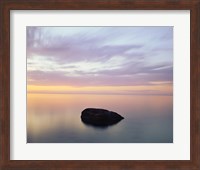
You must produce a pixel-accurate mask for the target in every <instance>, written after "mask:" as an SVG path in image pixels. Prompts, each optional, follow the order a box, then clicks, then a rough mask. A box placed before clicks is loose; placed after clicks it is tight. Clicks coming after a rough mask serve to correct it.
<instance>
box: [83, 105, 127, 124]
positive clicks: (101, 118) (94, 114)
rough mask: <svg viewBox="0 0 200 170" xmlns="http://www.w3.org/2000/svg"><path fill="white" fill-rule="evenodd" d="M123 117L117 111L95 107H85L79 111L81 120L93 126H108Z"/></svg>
mask: <svg viewBox="0 0 200 170" xmlns="http://www.w3.org/2000/svg"><path fill="white" fill-rule="evenodd" d="M122 119H124V118H123V117H122V116H121V115H119V114H118V113H115V112H112V111H109V110H105V109H96V108H87V109H85V110H83V111H82V113H81V120H82V121H83V122H84V123H86V124H90V125H94V126H109V125H113V124H116V123H118V122H119V121H121V120H122Z"/></svg>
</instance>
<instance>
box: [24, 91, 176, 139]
mask: <svg viewBox="0 0 200 170" xmlns="http://www.w3.org/2000/svg"><path fill="white" fill-rule="evenodd" d="M91 107H92V108H104V109H108V110H112V111H115V112H117V113H119V114H121V115H122V116H123V117H124V118H125V119H123V120H122V121H120V122H119V123H117V124H115V125H113V126H108V127H105V128H99V127H93V126H89V125H86V124H84V123H83V122H82V121H81V119H80V115H81V111H82V110H84V109H85V108H91ZM27 142H28V143H171V142H173V97H172V96H150V95H146V96H145V95H141V96H139V95H93V94H91V95H88V94H28V95H27Z"/></svg>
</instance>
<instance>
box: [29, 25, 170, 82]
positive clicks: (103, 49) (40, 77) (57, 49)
mask: <svg viewBox="0 0 200 170" xmlns="http://www.w3.org/2000/svg"><path fill="white" fill-rule="evenodd" d="M172 63H173V29H172V27H28V28H27V70H28V84H29V85H30V84H31V85H71V86H90V85H92V86H104V85H109V86H121V85H130V86H134V85H150V84H151V83H152V82H172V81H173V64H172Z"/></svg>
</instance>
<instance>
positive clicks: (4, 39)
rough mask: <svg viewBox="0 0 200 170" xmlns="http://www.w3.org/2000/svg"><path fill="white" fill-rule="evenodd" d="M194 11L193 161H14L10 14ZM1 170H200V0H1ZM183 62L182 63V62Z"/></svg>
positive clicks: (192, 12) (192, 46)
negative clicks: (11, 150) (11, 144)
mask: <svg viewBox="0 0 200 170" xmlns="http://www.w3.org/2000/svg"><path fill="white" fill-rule="evenodd" d="M61 9H62V10H86V9H87V10H136V9H137V10H190V12H191V13H190V16H191V33H190V34H191V40H190V47H191V54H190V60H191V70H190V86H191V89H190V94H191V98H190V105H191V109H190V110H191V111H190V114H191V115H190V116H191V122H190V123H191V126H190V134H191V136H190V139H191V145H190V148H191V153H190V155H191V159H190V160H189V161H178V160H177V161H157V160H154V161H126V160H125V161H110V160H106V161H98V160H95V161H90V160H88V161H75V160H74V161H42V160H40V161H25V160H24V161H16V160H12V161H11V160H10V114H9V113H10V10H61ZM0 30H1V32H0V43H1V46H0V82H1V84H0V109H1V110H0V111H1V112H0V113H1V114H0V135H1V140H0V148H1V149H0V151H1V153H0V161H1V162H0V169H2V170H7V169H9V170H11V169H20V170H22V169H24V170H25V169H26V170H28V169H49V170H54V169H95V170H98V169H101V170H102V169H112V170H115V169H116V170H117V169H118V170H119V169H137V170H144V169H149V170H150V169H151V170H154V169H155V170H161V169H164V170H174V169H176V170H199V169H200V128H199V127H200V1H199V0H190V1H189V0H174V1H173V0H160V1H153V0H152V1H150V0H129V1H126V0H113V1H109V0H105V1H102V0H93V1H90V0H58V1H56V0H43V1H40V0H27V1H25V0H1V2H0ZM180 60H181V59H180Z"/></svg>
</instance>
